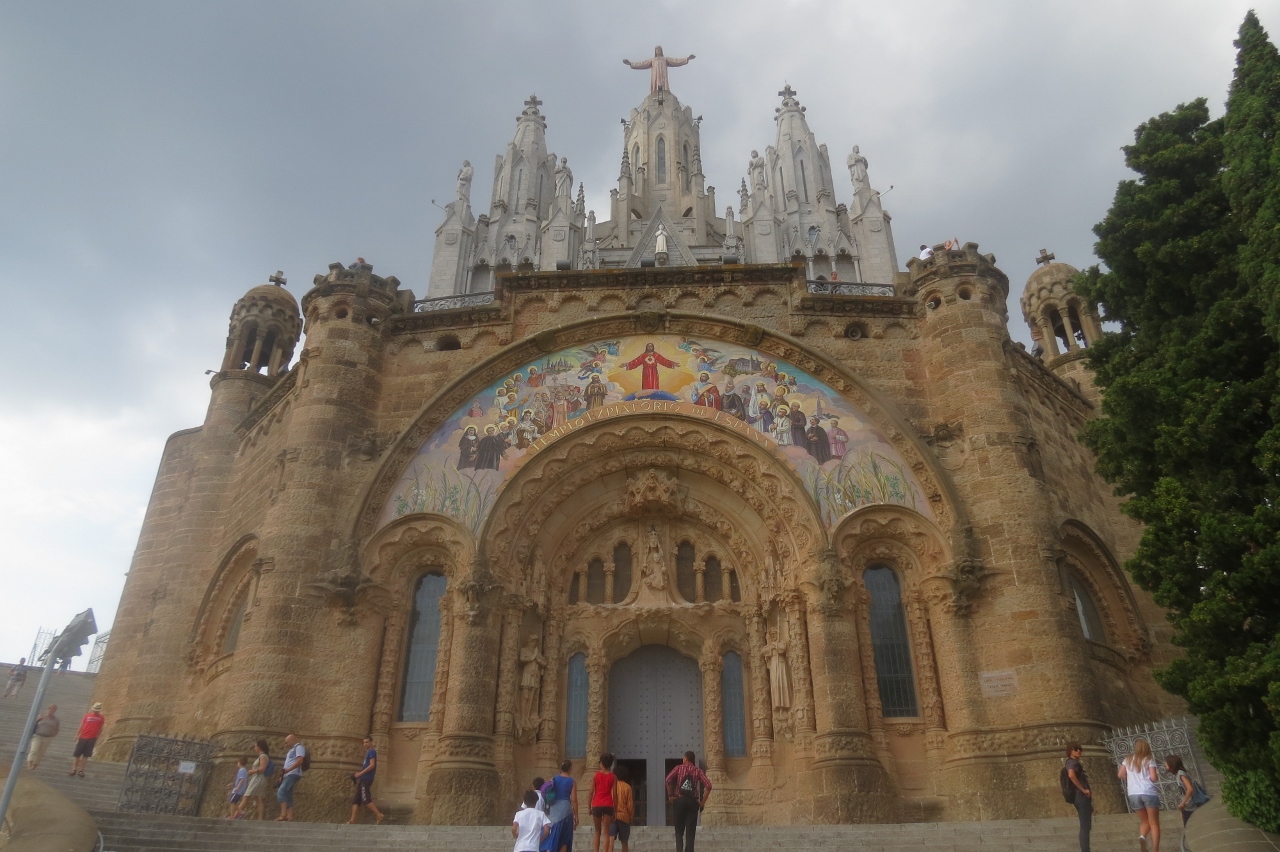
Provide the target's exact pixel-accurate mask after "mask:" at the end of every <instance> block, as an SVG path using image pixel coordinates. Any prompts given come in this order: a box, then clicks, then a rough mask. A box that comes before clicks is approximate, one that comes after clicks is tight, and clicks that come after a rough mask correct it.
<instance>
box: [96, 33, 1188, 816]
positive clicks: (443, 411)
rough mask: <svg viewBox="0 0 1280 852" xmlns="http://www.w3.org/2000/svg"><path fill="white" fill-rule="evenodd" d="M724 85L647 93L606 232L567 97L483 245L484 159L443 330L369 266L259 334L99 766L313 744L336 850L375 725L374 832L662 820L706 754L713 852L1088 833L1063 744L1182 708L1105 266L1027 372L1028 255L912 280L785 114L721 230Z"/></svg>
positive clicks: (133, 650)
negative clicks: (580, 182)
mask: <svg viewBox="0 0 1280 852" xmlns="http://www.w3.org/2000/svg"><path fill="white" fill-rule="evenodd" d="M687 61H688V58H685V59H681V58H673V57H664V56H662V55H661V53H660V52H659V54H658V55H657V56H655V57H654V59H652V60H647V59H646V60H643V61H636V62H634V63H631V65H632V67H633V68H641V69H649V70H650V71H651V80H650V91H649V93H648V95H647V96H646V97H644V99H643V100H642V101H641V102H640V103H639V105H638V106H637V107H636V108H635V109H634V110H632V111H631V114H630V117H629V118H628V119H627V120H626V121H625V122H624V125H625V126H624V128H623V139H622V143H623V144H622V150H621V152H620V157H619V161H620V168H619V173H618V183H617V188H616V189H612V190H610V209H609V211H608V217H607V219H604V220H602V221H601V220H598V219H597V217H596V214H595V212H594V211H588V210H586V209H585V202H584V192H583V188H582V187H581V186H578V187H577V188H576V190H575V187H574V181H573V176H572V172H571V171H570V168H569V165H568V162H567V159H566V158H563V157H560V158H557V156H556V155H555V154H554V153H551V152H549V150H548V147H547V145H548V128H547V119H546V117H544V115H543V114H542V112H541V110H540V106H541V102H540V101H539V100H538V99H537V98H536V97H531V98H530V99H529V100H528V101H526V102H525V104H524V108H523V110H522V111H521V112H520V114H519V115H518V116H517V117H516V127H515V133H514V135H513V137H512V140H511V142H510V144H509V145H508V146H507V148H506V152H505V153H504V154H502V155H500V156H498V157H497V159H496V161H495V163H494V180H493V188H492V192H491V194H490V197H489V199H488V204H487V212H486V213H481V214H480V215H475V213H474V212H473V209H472V198H471V183H472V177H473V173H474V171H473V169H472V167H471V165H470V164H469V163H467V164H464V167H463V169H462V171H461V172H460V174H459V176H458V183H457V195H456V199H455V200H454V201H453V202H452V203H450V204H449V205H448V206H447V208H446V215H445V220H444V222H443V224H441V225H440V227H439V229H438V230H437V231H436V241H435V253H434V259H433V262H432V266H431V274H430V281H429V283H428V284H427V286H426V298H422V299H419V298H417V297H416V296H415V295H414V293H413V292H412V291H410V290H409V289H407V288H405V287H403V286H401V283H400V281H399V280H398V279H396V278H395V277H392V276H386V277H384V276H383V275H380V274H377V273H375V272H374V270H373V266H372V265H371V264H370V263H367V262H365V261H364V260H363V259H361V260H357V261H356V262H355V263H351V264H347V263H334V264H331V265H330V267H329V270H328V271H327V272H326V273H324V274H321V275H317V276H316V277H315V280H314V283H313V286H312V287H311V288H310V289H309V290H308V291H307V292H306V293H305V294H303V295H302V298H301V300H300V302H299V300H297V299H295V298H294V296H293V295H291V294H290V291H289V290H288V289H286V288H285V287H284V286H283V285H284V284H285V281H284V279H283V277H282V276H274V277H273V280H272V281H271V282H270V283H266V284H263V285H261V286H257V287H253V288H252V289H250V290H249V291H248V292H247V293H246V294H245V295H244V297H243V298H241V299H240V300H239V301H238V302H236V303H235V306H234V308H233V310H232V313H231V323H230V329H229V333H228V336H227V345H226V351H225V354H224V357H223V360H222V365H221V369H220V370H219V371H218V372H217V373H216V375H214V376H213V378H212V380H211V382H210V385H211V397H210V402H209V408H208V413H207V415H206V418H205V421H204V423H203V424H202V425H200V426H198V427H196V428H193V429H187V430H184V431H181V432H178V433H176V434H174V435H173V436H172V437H171V438H170V439H169V441H168V443H167V445H166V447H165V449H164V453H163V456H162V458H161V461H160V468H159V473H158V475H157V478H156V482H155V486H154V491H153V493H152V496H151V501H150V505H149V508H148V511H147V514H146V517H145V520H144V523H143V526H142V532H141V535H140V538H139V542H138V547H137V551H136V554H135V556H134V559H133V563H132V566H131V569H130V571H129V575H128V580H127V583H126V586H125V590H124V594H123V598H122V601H121V604H120V609H119V613H118V616H117V618H116V621H115V625H114V628H113V631H112V641H111V645H110V649H109V650H108V652H107V655H106V659H105V661H104V663H103V666H102V671H101V675H100V678H99V680H98V686H97V693H96V700H100V701H102V702H103V703H104V705H105V706H106V711H107V715H108V719H109V723H108V728H107V731H106V732H105V734H104V739H103V743H102V745H101V746H100V749H101V752H100V753H101V754H102V755H104V756H105V757H106V758H107V759H110V760H124V759H127V757H128V755H129V751H130V747H131V744H132V741H133V738H134V737H135V736H136V735H138V734H142V733H173V734H182V735H186V736H192V737H200V738H207V739H212V740H214V741H216V742H217V743H219V744H221V745H222V746H224V748H223V749H222V751H221V752H220V755H219V757H218V758H217V762H216V766H215V772H214V781H213V786H211V787H210V788H209V789H212V790H216V789H220V787H218V786H217V782H219V781H223V780H225V779H226V778H227V777H229V775H230V774H231V772H232V771H233V769H234V765H235V759H236V757H238V756H240V755H242V754H249V753H250V752H251V744H252V742H253V741H255V740H256V739H258V738H260V737H265V738H266V739H267V740H268V741H269V742H270V743H271V745H272V748H273V750H274V752H275V753H276V754H279V753H280V751H281V748H282V739H283V736H284V734H285V733H286V732H290V731H292V732H295V733H297V734H298V735H299V737H300V738H301V739H302V740H303V742H304V743H306V744H307V746H308V747H309V748H310V751H311V754H312V756H313V764H312V769H311V771H310V772H309V773H308V775H307V777H306V779H305V780H304V782H303V784H302V785H301V786H300V788H299V803H300V804H299V816H300V818H304V819H331V818H335V817H337V816H338V815H340V814H342V813H344V812H345V809H346V807H347V803H348V801H349V795H350V780H349V774H350V773H351V772H352V771H353V770H354V769H356V768H358V767H359V765H360V759H361V757H362V749H361V747H360V740H361V738H362V737H363V736H364V735H365V734H371V735H372V736H373V738H374V740H375V741H376V744H377V746H378V748H379V754H380V758H379V766H378V772H377V784H376V786H375V788H374V789H375V794H376V795H377V796H378V798H379V800H381V801H382V802H383V803H384V804H385V805H386V806H387V807H389V808H390V809H391V810H393V811H395V812H398V813H399V814H401V815H402V816H403V818H404V819H407V820H409V821H413V822H419V823H437V824H447V823H454V824H462V823H491V822H502V821H505V820H506V819H508V818H509V815H510V813H511V811H512V809H513V808H514V807H515V804H516V802H517V799H518V794H519V793H520V792H521V791H522V790H523V789H525V788H526V787H527V785H528V784H529V783H530V781H531V779H532V778H534V777H535V776H537V775H541V776H545V777H550V776H551V775H552V774H554V772H555V771H556V767H557V765H558V764H559V763H560V762H561V761H562V760H563V759H565V758H569V759H571V760H572V761H573V766H574V770H573V771H574V774H575V775H577V776H578V777H579V779H581V782H583V783H585V781H586V780H587V778H589V775H590V773H591V772H593V771H594V769H595V764H596V759H597V757H598V756H599V754H601V753H602V752H604V751H606V750H607V751H611V752H613V753H615V754H616V755H617V756H618V758H619V760H620V762H621V765H623V766H625V767H626V768H627V770H628V771H629V773H630V774H631V777H632V779H633V783H634V786H635V787H636V792H637V798H638V800H639V803H640V804H639V806H638V813H637V817H636V822H638V823H647V824H650V825H653V824H662V823H663V822H664V821H665V820H666V814H665V812H664V796H663V793H662V778H663V776H664V774H665V773H666V771H667V770H668V768H669V767H670V766H671V765H672V764H673V762H675V761H678V760H679V758H680V755H681V754H682V753H683V752H684V751H685V750H686V749H692V750H693V751H695V752H697V754H698V755H699V760H700V761H701V762H703V763H704V765H705V767H706V770H707V773H708V775H709V776H710V778H711V779H712V781H713V783H714V785H715V790H714V792H713V794H712V795H711V798H710V801H709V803H708V806H707V810H706V813H705V817H704V818H705V821H706V822H707V823H709V824H717V823H719V824H742V823H762V822H763V823H810V822H819V823H831V822H888V821H918V820H971V819H980V818H982V819H991V818H1011V817H1035V816H1043V815H1046V814H1050V813H1062V814H1065V813H1066V811H1065V808H1067V806H1066V805H1064V804H1063V803H1062V800H1061V797H1060V794H1059V792H1058V790H1057V784H1058V769H1059V767H1060V765H1061V761H1060V759H1061V753H1062V747H1063V745H1064V744H1065V743H1066V742H1068V741H1072V740H1080V741H1082V742H1084V743H1086V744H1089V745H1087V746H1086V749H1087V752H1086V753H1087V760H1088V761H1089V762H1091V763H1092V764H1094V771H1095V773H1096V774H1097V775H1098V777H1099V778H1105V777H1107V776H1109V775H1110V770H1109V768H1108V765H1107V761H1106V757H1105V752H1104V751H1103V750H1102V749H1101V747H1100V746H1098V745H1097V744H1098V743H1099V742H1100V740H1101V738H1102V737H1103V736H1104V734H1105V733H1106V732H1107V731H1108V729H1109V728H1110V727H1112V726H1118V725H1127V724H1132V723H1137V722H1142V721H1147V720H1152V719H1158V718H1162V717H1164V716H1167V715H1169V714H1171V713H1176V712H1178V711H1179V708H1180V705H1178V703H1177V702H1176V700H1175V699H1173V698H1172V697H1170V696H1168V695H1167V694H1165V693H1163V692H1162V691H1161V690H1160V689H1159V688H1158V687H1157V685H1156V683H1155V681H1154V679H1153V678H1152V671H1153V669H1154V668H1155V667H1158V666H1160V665H1161V664H1163V663H1165V662H1167V661H1168V660H1169V659H1170V657H1171V656H1172V655H1173V653H1174V650H1173V648H1172V647H1171V645H1170V644H1169V641H1168V635H1169V631H1168V628H1167V625H1166V623H1165V621H1164V618H1163V616H1162V613H1161V611H1160V610H1159V609H1158V608H1157V607H1156V606H1155V605H1154V604H1153V602H1152V601H1151V599H1150V598H1149V597H1148V596H1147V595H1146V594H1145V593H1143V592H1141V591H1140V590H1138V589H1136V588H1134V587H1133V586H1132V585H1131V584H1130V582H1129V580H1128V578H1127V577H1126V576H1125V574H1124V573H1123V572H1122V570H1121V568H1120V566H1121V564H1122V563H1123V561H1124V560H1125V559H1126V558H1127V557H1128V556H1129V555H1130V554H1131V553H1132V552H1133V550H1134V548H1135V546H1136V543H1137V540H1138V536H1139V532H1140V531H1139V529H1138V528H1137V527H1136V526H1135V525H1134V524H1133V523H1132V522H1131V521H1129V520H1127V519H1126V518H1124V517H1123V516H1122V515H1121V514H1120V512H1119V510H1118V502H1117V500H1116V498H1115V497H1113V496H1112V495H1111V490H1110V488H1109V487H1108V486H1107V485H1106V484H1105V483H1103V482H1102V481H1101V480H1100V479H1099V478H1098V477H1097V476H1095V475H1094V473H1093V459H1092V457H1091V455H1090V453H1089V451H1088V450H1087V449H1086V448H1084V447H1083V446H1082V445H1081V444H1080V443H1078V442H1077V440H1076V438H1075V435H1076V434H1077V433H1078V432H1079V430H1080V428H1081V426H1082V425H1083V424H1084V423H1085V422H1086V421H1087V420H1088V419H1089V418H1090V417H1093V416H1095V415H1096V413H1097V411H1098V407H1097V406H1098V394H1097V392H1096V390H1095V389H1094V387H1093V384H1092V382H1091V381H1090V378H1089V375H1088V373H1087V371H1086V369H1085V362H1084V361H1083V357H1082V356H1083V353H1084V348H1085V347H1086V346H1087V345H1088V344H1089V343H1091V342H1093V341H1094V340H1095V339H1096V337H1097V335H1098V334H1099V324H1098V318H1097V316H1096V315H1095V314H1094V313H1093V312H1092V310H1091V309H1090V307H1089V305H1088V304H1087V303H1084V302H1082V301H1081V300H1080V299H1078V298H1077V297H1076V296H1075V295H1074V294H1073V293H1072V290H1071V280H1072V275H1073V274H1074V273H1075V270H1074V269H1073V268H1071V267H1070V266H1067V265H1065V264H1062V263H1056V262H1052V260H1053V258H1052V256H1051V255H1048V254H1046V253H1044V252H1042V258H1041V260H1042V264H1041V265H1040V266H1039V268H1037V270H1036V272H1035V273H1034V274H1033V275H1032V276H1031V279H1030V280H1029V281H1028V282H1027V284H1026V289H1025V293H1024V295H1023V297H1022V307H1023V311H1024V318H1025V319H1026V321H1027V322H1028V323H1029V324H1030V325H1031V326H1032V330H1033V332H1032V333H1033V338H1034V340H1035V341H1036V345H1035V347H1034V349H1033V351H1032V352H1030V353H1029V352H1027V351H1025V349H1024V348H1023V347H1022V346H1021V345H1020V344H1017V343H1014V342H1013V341H1012V340H1011V339H1010V335H1009V329H1008V316H1007V309H1006V303H1007V299H1008V295H1009V282H1008V279H1007V278H1006V276H1005V275H1004V273H1002V272H1001V271H1000V269H999V268H998V267H997V266H996V259H995V257H993V256H992V255H990V254H982V253H981V252H980V251H979V249H978V246H977V245H976V244H974V243H968V244H966V245H963V246H950V247H947V246H943V245H938V246H935V247H934V249H933V250H932V254H931V255H930V256H927V257H925V258H924V259H921V258H918V257H915V256H914V254H915V253H914V252H912V255H913V256H912V257H911V258H910V259H909V260H908V261H907V262H906V264H905V267H906V268H905V271H903V270H902V268H901V267H900V264H899V261H898V257H897V254H896V251H895V247H894V242H893V237H892V227H891V225H892V222H891V218H890V216H889V215H888V213H887V212H886V211H885V210H884V209H883V208H882V206H881V201H880V198H881V196H880V193H878V192H877V191H876V190H875V189H873V188H872V183H871V180H870V178H869V176H868V162H867V159H866V157H864V156H863V154H862V152H861V151H860V150H859V149H858V148H857V147H856V146H855V147H853V148H852V152H851V153H850V154H849V155H848V156H847V157H846V159H845V162H844V165H845V166H846V167H847V173H848V180H849V183H848V184H847V185H846V184H845V183H844V181H845V172H844V171H842V170H837V169H834V168H833V167H832V162H831V156H830V154H829V152H828V149H827V146H826V145H825V144H819V143H818V141H817V139H816V138H815V136H814V133H813V131H812V130H811V129H810V125H809V119H808V117H807V116H806V113H805V108H804V107H803V106H801V104H800V101H799V99H798V95H797V93H796V92H795V91H794V90H792V89H791V87H789V86H788V87H786V88H785V89H784V90H783V91H782V92H780V93H779V94H780V97H781V101H780V104H779V106H778V108H777V110H776V111H775V113H776V114H775V116H774V123H775V126H776V135H775V138H774V140H773V144H771V145H766V146H764V147H763V154H761V153H759V151H760V150H761V149H760V148H756V149H755V150H750V156H749V158H748V166H747V174H746V177H745V178H744V179H743V180H742V182H741V184H740V186H739V188H738V190H737V196H738V197H737V201H736V203H734V204H729V205H726V206H725V207H723V208H721V207H718V206H717V202H716V196H715V190H714V188H713V187H711V186H708V185H706V182H705V177H704V175H703V171H702V161H701V154H700V143H699V138H700V137H699V133H700V123H701V121H702V116H701V115H698V116H696V117H695V116H694V114H693V113H694V111H693V110H692V109H691V108H690V107H688V106H685V105H684V104H682V103H681V102H680V100H679V99H678V98H677V97H676V95H675V94H674V93H673V92H672V90H671V87H670V84H669V78H668V76H667V75H668V67H678V66H680V65H682V64H684V63H685V62H687ZM681 73H693V72H692V71H681V72H676V73H675V74H673V75H672V76H676V77H677V82H678V74H681ZM639 79H640V78H638V77H637V78H636V80H637V82H638V81H639ZM708 118H709V120H710V119H713V118H714V117H713V116H708ZM760 124H761V128H762V130H763V128H764V119H763V118H762V120H761V122H760ZM747 150H749V149H747V148H746V146H745V145H744V151H743V153H744V155H746V153H747ZM837 160H838V158H837ZM837 165H839V162H837ZM838 185H839V186H838ZM841 196H844V197H845V198H847V199H848V201H847V203H846V202H845V201H840V200H838V199H839V198H840V197H841ZM924 254H925V255H928V252H925V253H924ZM304 332H305V340H303V338H302V335H303V333H304ZM299 346H301V350H300V351H299V352H298V357H297V359H296V361H295V360H294V352H295V349H296V348H297V347H299ZM1103 786H1104V785H1102V784H1099V787H1100V788H1101V787H1103ZM585 799H586V796H585V794H583V796H582V800H583V803H584V806H585ZM220 801H221V799H220V798H219V797H218V796H216V795H209V796H206V805H205V808H206V811H207V812H209V813H214V812H216V811H219V809H220V808H221V807H222V805H221V804H220ZM1099 808H1100V809H1101V810H1121V809H1122V808H1123V805H1122V803H1121V801H1120V797H1119V794H1118V790H1111V789H1110V788H1107V789H1105V790H1102V789H1100V792H1099Z"/></svg>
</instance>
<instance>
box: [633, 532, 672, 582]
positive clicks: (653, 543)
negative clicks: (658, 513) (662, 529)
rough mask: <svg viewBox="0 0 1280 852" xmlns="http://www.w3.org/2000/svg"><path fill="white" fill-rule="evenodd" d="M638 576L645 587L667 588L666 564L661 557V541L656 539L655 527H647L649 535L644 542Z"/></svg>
mask: <svg viewBox="0 0 1280 852" xmlns="http://www.w3.org/2000/svg"><path fill="white" fill-rule="evenodd" d="M640 576H641V578H642V580H643V582H644V585H645V586H646V587H647V588H650V589H653V590H654V591H662V590H664V589H666V588H667V566H666V563H665V560H664V559H663V557H662V542H660V541H658V530H657V528H656V527H649V536H648V539H647V541H646V543H645V554H644V565H643V566H642V567H641V575H640Z"/></svg>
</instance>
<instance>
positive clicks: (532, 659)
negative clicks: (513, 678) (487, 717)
mask: <svg viewBox="0 0 1280 852" xmlns="http://www.w3.org/2000/svg"><path fill="white" fill-rule="evenodd" d="M546 664H547V661H546V659H545V658H544V657H543V656H542V650H541V649H540V647H539V642H538V637H537V636H530V637H529V639H528V641H526V642H525V643H524V647H523V648H521V649H520V708H519V714H518V716H517V717H516V727H517V730H519V731H521V732H522V733H523V732H526V731H532V730H534V729H536V728H537V727H538V718H537V716H538V690H539V687H540V686H541V684H542V669H543V668H544V667H545V666H546Z"/></svg>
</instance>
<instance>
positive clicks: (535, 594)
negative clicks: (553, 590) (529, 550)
mask: <svg viewBox="0 0 1280 852" xmlns="http://www.w3.org/2000/svg"><path fill="white" fill-rule="evenodd" d="M528 593H529V597H530V598H532V599H533V601H534V602H535V603H536V604H537V605H538V606H539V607H540V608H545V607H546V605H547V565H546V562H545V561H544V560H543V558H542V548H541V547H538V548H535V549H534V551H533V565H532V566H531V567H530V569H529V590H528Z"/></svg>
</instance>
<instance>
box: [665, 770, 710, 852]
mask: <svg viewBox="0 0 1280 852" xmlns="http://www.w3.org/2000/svg"><path fill="white" fill-rule="evenodd" d="M697 757H698V756H697V755H696V754H694V753H693V752H691V751H686V752H685V753H684V762H682V763H681V764H680V765H679V766H677V767H676V768H675V769H673V770H671V773H670V774H669V775H667V801H668V802H671V810H672V811H673V816H674V820H675V824H676V852H693V840H694V836H695V835H696V834H697V831H698V814H700V813H702V809H703V808H704V807H706V806H707V796H709V795H710V794H711V781H710V779H708V778H707V773H705V772H703V771H702V770H701V769H699V768H698V764H697V763H695V762H694V761H695V760H697Z"/></svg>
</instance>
